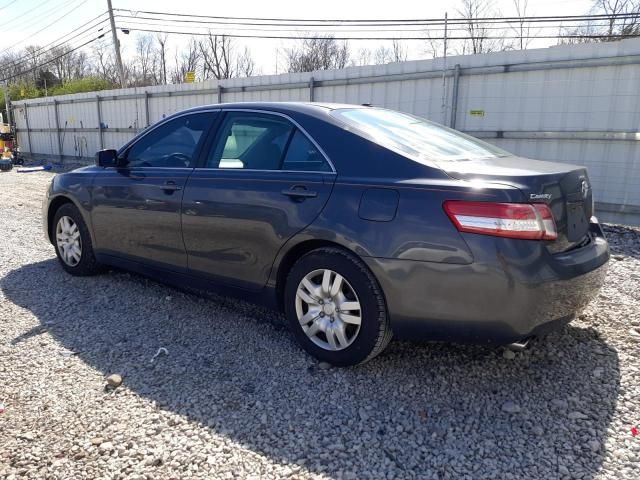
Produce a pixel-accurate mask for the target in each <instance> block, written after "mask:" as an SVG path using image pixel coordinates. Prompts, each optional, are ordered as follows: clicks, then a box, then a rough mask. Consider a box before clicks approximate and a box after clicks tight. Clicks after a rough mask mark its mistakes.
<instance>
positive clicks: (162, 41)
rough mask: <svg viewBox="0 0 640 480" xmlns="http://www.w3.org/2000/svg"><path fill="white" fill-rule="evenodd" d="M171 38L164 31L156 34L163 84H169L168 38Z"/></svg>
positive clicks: (160, 74)
mask: <svg viewBox="0 0 640 480" xmlns="http://www.w3.org/2000/svg"><path fill="white" fill-rule="evenodd" d="M168 39H169V35H168V34H166V33H164V34H162V33H158V34H157V35H156V42H157V43H158V48H157V54H158V61H159V63H160V65H159V68H160V71H159V76H160V81H159V83H160V84H161V85H166V84H167V40H168Z"/></svg>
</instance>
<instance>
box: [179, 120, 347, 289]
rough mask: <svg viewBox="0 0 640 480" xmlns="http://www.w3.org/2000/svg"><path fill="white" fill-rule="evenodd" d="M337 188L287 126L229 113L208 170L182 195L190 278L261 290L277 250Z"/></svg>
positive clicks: (304, 139)
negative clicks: (334, 187) (203, 277)
mask: <svg viewBox="0 0 640 480" xmlns="http://www.w3.org/2000/svg"><path fill="white" fill-rule="evenodd" d="M334 181H335V172H334V170H333V167H332V165H331V164H330V162H329V161H328V160H327V158H326V157H325V155H324V154H323V153H322V151H321V149H320V148H319V147H318V146H317V144H315V143H314V142H313V141H312V140H311V139H310V137H308V136H307V134H306V133H305V132H304V131H302V129H301V128H300V127H299V126H298V125H296V124H294V122H293V121H291V120H290V119H288V118H286V117H283V116H281V115H278V114H272V113H261V112H251V111H229V112H226V113H225V117H224V119H223V121H222V122H221V123H220V127H219V128H218V132H217V134H216V137H215V140H214V142H213V144H212V146H211V147H210V148H209V150H208V154H207V155H206V162H203V164H202V166H201V168H196V169H195V170H194V172H193V174H192V175H191V176H190V177H189V179H188V181H187V185H186V187H185V193H184V198H183V202H182V212H183V215H182V228H183V235H184V242H185V246H186V249H187V252H188V264H189V270H190V271H191V272H192V273H196V274H200V275H205V276H211V277H214V278H215V279H216V280H219V281H220V280H222V281H223V282H224V283H226V284H230V285H233V286H238V287H243V288H246V289H250V290H257V289H259V288H261V287H263V286H264V285H265V284H266V281H267V278H268V275H269V271H270V269H271V267H272V265H273V262H274V259H275V257H276V254H277V253H278V251H279V250H280V248H281V247H282V246H283V245H284V243H285V242H286V241H287V240H288V239H289V238H291V237H292V236H293V235H295V234H296V233H297V232H299V231H301V230H303V229H304V228H305V227H306V226H307V225H309V224H310V223H311V222H313V220H314V219H315V218H316V217H317V216H318V215H319V214H320V212H321V211H322V208H323V207H324V205H325V203H326V202H327V200H328V198H329V195H330V193H331V189H332V186H333V182H334Z"/></svg>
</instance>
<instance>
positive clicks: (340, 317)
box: [284, 247, 392, 367]
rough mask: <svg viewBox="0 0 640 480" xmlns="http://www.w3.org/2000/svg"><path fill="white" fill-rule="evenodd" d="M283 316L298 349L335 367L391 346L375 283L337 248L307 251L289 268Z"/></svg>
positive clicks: (361, 360)
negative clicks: (296, 341)
mask: <svg viewBox="0 0 640 480" xmlns="http://www.w3.org/2000/svg"><path fill="white" fill-rule="evenodd" d="M326 272H329V273H328V274H327V273H326ZM325 275H327V277H326V278H328V280H326V279H325ZM338 277H340V278H338ZM325 287H327V288H325ZM312 291H313V292H312ZM343 307H344V308H346V310H345V309H344V308H343ZM284 310H285V314H286V317H287V319H288V321H289V323H290V327H291V330H292V331H293V333H294V335H295V337H296V339H297V340H298V342H299V343H300V345H301V346H302V347H303V348H304V349H305V350H306V351H307V352H308V353H310V354H311V355H312V356H314V357H316V358H317V359H319V360H321V361H324V362H328V363H330V364H332V365H335V366H342V367H344V366H351V365H358V364H361V363H364V362H367V361H369V360H371V359H372V358H374V357H375V356H376V355H378V354H380V353H381V352H382V351H383V350H384V349H385V348H386V346H387V345H388V344H389V342H390V341H391V337H392V331H391V327H390V325H389V318H388V314H387V307H386V303H385V300H384V296H383V294H382V290H381V288H380V285H379V284H378V281H377V280H376V279H375V277H374V276H373V274H372V273H371V272H370V271H369V270H368V268H367V267H366V266H365V265H364V264H363V263H362V261H361V260H360V259H358V258H357V257H356V256H355V255H353V254H352V253H350V252H347V251H345V250H342V249H339V248H333V247H327V248H320V249H317V250H313V251H311V252H309V253H307V254H306V255H304V256H302V257H301V258H300V259H299V260H298V261H297V262H296V263H295V264H294V265H293V267H292V268H291V270H290V271H289V274H288V275H287V279H286V283H285V287H284ZM358 320H359V324H358V323H357V322H358Z"/></svg>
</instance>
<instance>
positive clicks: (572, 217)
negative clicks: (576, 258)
mask: <svg viewBox="0 0 640 480" xmlns="http://www.w3.org/2000/svg"><path fill="white" fill-rule="evenodd" d="M588 230H589V220H588V219H587V215H586V213H585V211H584V203H583V202H567V240H569V241H570V242H577V241H578V240H580V239H582V238H583V237H584V235H585V233H586V232H587V231H588Z"/></svg>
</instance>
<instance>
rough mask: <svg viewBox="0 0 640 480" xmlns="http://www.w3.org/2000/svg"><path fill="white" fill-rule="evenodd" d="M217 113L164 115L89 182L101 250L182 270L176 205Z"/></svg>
mask: <svg viewBox="0 0 640 480" xmlns="http://www.w3.org/2000/svg"><path fill="white" fill-rule="evenodd" d="M216 114H217V112H216V111H210V112H198V113H189V114H185V115H181V116H178V117H175V118H172V119H170V120H167V121H165V122H163V123H161V124H159V125H158V126H156V127H153V128H152V129H151V130H150V131H149V132H147V133H146V134H143V135H142V136H141V137H140V138H139V139H137V140H135V141H134V142H133V143H132V144H130V145H129V146H128V147H126V148H125V149H124V151H123V152H121V153H120V155H119V157H120V158H119V160H118V165H119V166H118V167H117V168H106V169H104V170H103V171H102V172H100V173H98V174H97V175H96V177H95V180H94V184H93V188H92V191H93V211H92V224H93V230H94V234H95V239H96V250H97V252H98V253H100V254H106V255H113V256H118V257H126V258H127V259H130V260H135V261H142V262H144V263H151V264H154V265H157V266H161V267H165V268H167V267H168V268H170V269H175V270H179V271H181V270H186V267H187V255H186V251H185V248H184V242H183V241H182V230H181V223H180V209H181V202H182V195H183V193H184V186H185V184H186V181H187V178H189V175H190V174H191V173H192V172H193V169H194V166H195V163H196V160H197V158H198V155H199V153H200V151H201V148H202V145H203V143H204V140H205V137H206V134H207V133H208V131H209V129H210V127H211V125H212V122H213V120H214V119H215V116H216Z"/></svg>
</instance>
